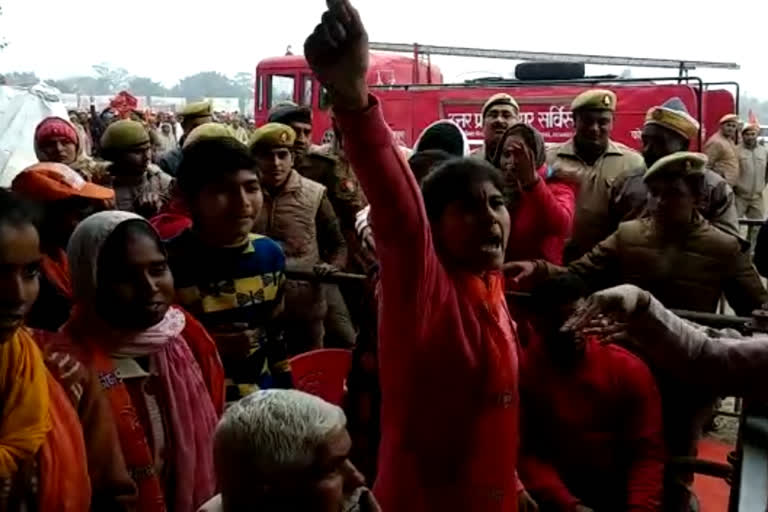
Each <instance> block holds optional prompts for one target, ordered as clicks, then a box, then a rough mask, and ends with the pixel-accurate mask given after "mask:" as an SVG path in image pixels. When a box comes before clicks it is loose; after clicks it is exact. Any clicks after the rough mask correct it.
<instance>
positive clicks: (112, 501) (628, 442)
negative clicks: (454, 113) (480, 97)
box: [0, 0, 768, 512]
mask: <svg viewBox="0 0 768 512" xmlns="http://www.w3.org/2000/svg"><path fill="white" fill-rule="evenodd" d="M328 4H329V8H328V11H327V12H326V13H325V14H324V15H323V18H322V22H321V23H320V24H319V25H318V27H317V28H316V29H315V30H314V32H313V33H312V34H311V35H310V36H309V38H308V39H307V41H306V44H305V55H306V57H307V60H308V62H309V64H310V66H311V67H312V69H313V72H314V73H315V76H316V77H317V78H318V80H320V82H321V83H322V84H323V86H324V87H325V88H326V89H327V90H328V92H329V95H330V98H331V100H332V104H333V111H332V113H333V130H334V133H335V137H334V138H333V141H332V142H331V143H329V144H326V145H323V146H316V145H314V144H313V143H312V133H313V119H312V112H311V110H310V109H308V108H306V107H301V106H297V105H294V104H289V103H283V104H280V105H278V106H276V107H275V108H273V109H272V111H271V112H270V116H269V121H268V123H267V124H265V125H264V126H261V127H258V128H256V129H251V128H250V127H249V123H248V122H247V121H245V120H243V119H241V118H240V117H239V116H220V115H217V114H215V113H214V112H213V111H212V108H211V105H210V103H206V102H199V103H193V104H190V105H188V106H187V107H185V109H184V110H183V111H182V112H180V114H179V115H178V116H177V117H176V116H172V115H168V114H158V115H157V116H156V117H155V116H147V115H142V114H140V113H132V114H129V115H126V116H123V117H124V118H118V117H120V116H117V117H115V118H112V117H113V116H111V115H108V114H102V115H100V116H99V118H98V119H94V118H93V117H89V115H88V114H85V113H80V112H72V113H71V114H70V119H69V120H65V119H60V118H54V117H52V118H47V119H45V120H43V121H42V122H41V123H40V124H39V126H38V127H37V129H36V131H35V135H34V137H35V139H34V144H35V148H36V151H37V155H38V159H39V162H38V163H36V164H35V165H33V166H31V167H29V168H27V169H25V170H24V171H23V172H21V173H20V174H19V175H18V176H16V178H15V179H14V180H13V183H12V186H11V189H10V190H0V394H2V397H3V408H2V413H1V414H0V510H9V511H29V510H39V511H41V512H49V511H50V512H81V511H87V510H94V511H101V510H105V511H106V510H109V511H115V510H126V511H134V510H135V511H149V512H152V511H158V512H159V511H166V510H172V511H175V512H196V511H198V510H200V511H203V512H219V511H223V512H245V511H253V510H259V511H296V512H310V511H328V512H330V511H333V512H347V511H381V510H383V511H385V512H388V511H397V512H403V511H414V512H423V511H432V510H434V511H438V510H439V511H446V510H448V511H470V510H471V511H478V512H480V511H482V512H493V511H499V512H516V511H521V512H526V511H535V510H541V511H543V512H546V511H557V512H560V511H562V512H590V511H592V512H616V511H633V512H640V511H646V512H651V511H662V510H663V511H670V512H681V511H688V510H695V508H692V507H694V505H693V504H694V503H695V497H694V496H693V495H692V492H691V483H692V474H691V473H690V471H689V470H688V469H686V467H684V466H679V465H677V464H676V462H675V461H676V460H678V458H679V457H685V456H691V455H695V453H696V443H697V440H698V439H699V435H700V433H701V428H702V425H703V422H704V421H705V420H706V419H708V418H709V417H710V416H711V413H712V404H713V402H714V401H715V400H716V399H717V398H718V397H720V396H723V395H726V394H735V395H739V396H746V397H752V398H756V399H760V398H761V397H762V394H763V389H764V387H763V386H762V383H763V382H764V377H763V373H764V370H765V368H767V367H768V337H765V338H761V337H756V338H753V339H749V340H747V339H741V340H729V342H728V343H725V342H724V341H723V340H722V339H719V338H711V337H709V334H707V333H706V332H705V331H703V330H699V329H696V328H695V326H692V325H691V324H688V323H686V322H684V321H682V320H680V319H679V318H677V317H676V316H675V315H674V314H673V313H672V312H670V311H669V309H668V308H671V309H685V310H692V311H697V312H702V313H714V312H716V311H717V308H718V305H719V303H720V302H721V300H723V298H725V299H726V300H727V303H728V304H729V305H730V307H732V308H733V310H734V311H735V312H736V313H737V314H739V315H743V316H749V315H751V314H752V312H753V310H757V309H760V308H761V307H763V305H764V304H766V303H768V291H766V289H765V287H764V285H763V282H762V280H761V277H760V275H759V274H758V271H757V269H756V267H755V265H754V264H753V262H752V259H751V254H750V244H749V241H748V240H746V239H745V238H744V237H742V232H741V231H740V228H739V225H738V218H739V217H743V216H748V217H750V218H760V219H762V218H764V211H763V206H762V191H763V188H765V184H766V181H765V180H766V173H768V157H767V155H768V152H766V150H765V148H763V147H762V146H760V145H759V144H757V133H758V130H759V126H755V125H754V124H753V123H749V122H748V123H745V124H742V123H740V121H739V120H738V118H737V117H736V116H735V115H728V116H726V117H724V118H723V119H722V121H721V129H720V132H719V133H718V134H716V135H715V136H713V137H712V138H711V139H710V140H709V141H708V142H707V144H706V146H705V148H704V150H705V152H706V154H704V153H697V152H692V151H690V149H691V147H692V146H693V143H694V140H695V139H696V138H697V137H698V133H699V124H698V122H697V121H696V120H695V119H694V118H693V117H692V116H691V115H690V114H689V113H688V112H687V111H686V108H685V106H684V104H683V103H682V102H681V101H680V100H679V99H678V98H670V99H669V100H668V101H666V102H665V103H664V104H662V105H658V106H655V107H653V108H651V109H650V110H649V111H648V112H647V116H646V118H645V122H644V126H643V129H642V143H643V149H642V153H637V152H635V151H634V150H632V149H630V148H628V147H626V146H624V145H622V144H619V143H617V142H615V141H613V140H612V139H611V130H612V126H613V120H614V115H615V112H616V111H617V109H620V108H621V105H620V104H619V103H618V101H617V97H616V95H615V94H614V93H613V92H611V91H610V90H604V89H598V88H594V89H589V90H587V91H586V92H584V93H582V94H580V95H579V96H578V97H576V98H575V99H574V100H573V103H572V110H573V116H574V132H575V133H574V135H573V138H572V139H570V140H569V141H567V142H566V143H564V144H561V145H556V146H551V147H547V146H546V145H545V143H544V140H543V138H542V136H541V134H540V133H538V132H537V131H536V130H535V129H533V128H532V127H530V126H529V125H526V124H524V123H522V122H520V107H519V105H518V103H517V102H516V100H515V98H514V97H513V96H511V95H509V94H497V95H494V96H492V97H490V98H489V99H488V100H487V102H486V103H485V105H484V106H483V108H482V111H481V113H482V117H483V123H484V139H485V140H484V143H483V145H482V146H481V147H480V148H477V149H475V150H474V151H470V147H469V144H468V141H467V137H466V135H465V134H464V133H463V131H462V130H461V128H460V127H459V126H457V125H456V124H455V123H453V122H452V121H447V120H441V121H437V122H435V123H434V124H432V125H430V126H429V127H427V128H426V129H425V130H424V131H423V133H422V134H421V135H420V136H419V138H418V140H417V142H416V143H415V145H414V147H413V149H408V148H403V147H400V146H399V145H398V144H397V143H396V142H395V139H394V137H393V135H392V133H391V131H390V128H389V127H388V125H387V123H386V120H385V119H384V116H383V114H382V109H381V106H380V104H379V102H378V100H377V98H376V97H375V96H374V95H372V94H371V93H370V92H369V90H368V88H367V86H366V85H365V84H366V81H365V77H366V71H367V63H368V43H367V35H366V32H365V28H364V27H363V24H362V22H361V20H360V18H359V15H358V13H357V11H356V10H355V9H354V8H353V7H352V6H351V5H350V3H349V1H348V0H336V1H329V2H328ZM758 197H759V198H760V200H759V201H758ZM763 242H764V243H763V244H762V245H764V246H768V230H766V235H765V238H764V240H763ZM767 249H768V247H767ZM755 262H757V264H758V265H757V266H758V268H761V269H766V268H768V250H765V249H761V243H760V241H758V248H757V253H756V254H755ZM763 271H764V270H763ZM342 273H343V275H349V274H357V275H359V276H364V277H365V279H349V278H347V279H342V278H340V277H339V276H340V275H342ZM320 348H342V349H348V350H352V351H353V354H354V356H353V363H352V369H351V371H350V374H349V377H348V380H347V390H346V396H345V400H344V403H343V404H330V403H328V402H326V401H324V400H323V399H321V398H319V397H316V396H312V395H309V394H307V393H304V392H301V391H298V390H294V389H292V388H293V387H294V382H293V377H292V373H291V364H290V359H291V357H293V356H296V355H299V354H302V353H305V352H307V351H311V350H314V349H320Z"/></svg>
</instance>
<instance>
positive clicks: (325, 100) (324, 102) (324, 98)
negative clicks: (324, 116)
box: [318, 87, 331, 110]
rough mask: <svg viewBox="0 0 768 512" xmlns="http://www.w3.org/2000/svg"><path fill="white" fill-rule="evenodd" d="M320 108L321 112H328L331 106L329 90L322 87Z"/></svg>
mask: <svg viewBox="0 0 768 512" xmlns="http://www.w3.org/2000/svg"><path fill="white" fill-rule="evenodd" d="M319 103H320V104H319V105H318V106H319V107H320V110H326V109H327V108H328V107H330V106H331V98H330V97H329V96H328V89H326V88H325V87H320V100H319Z"/></svg>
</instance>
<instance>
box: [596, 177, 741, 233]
mask: <svg viewBox="0 0 768 512" xmlns="http://www.w3.org/2000/svg"><path fill="white" fill-rule="evenodd" d="M645 172H646V169H645V167H638V168H637V169H635V170H633V171H630V172H628V173H624V174H622V175H621V176H619V178H617V179H616V181H615V182H614V186H613V188H612V190H611V215H610V219H611V222H613V223H614V226H615V228H618V227H619V224H620V223H621V222H627V221H630V220H634V219H638V218H641V217H645V216H646V213H647V212H646V205H647V204H648V187H647V186H646V185H645V181H644V180H643V178H644V176H645ZM704 188H705V191H704V197H703V198H702V201H701V204H700V205H699V213H701V215H703V216H704V218H705V219H706V220H707V221H708V222H709V223H710V224H712V225H713V226H714V227H716V228H718V229H720V230H722V231H723V232H724V233H728V234H729V235H733V236H735V237H737V238H739V240H740V241H741V242H742V244H745V248H746V247H747V246H748V245H746V244H747V242H746V240H743V239H741V238H740V236H741V234H740V231H739V216H738V214H737V212H736V202H735V199H734V194H733V190H732V189H731V187H730V186H728V183H726V182H725V180H724V179H723V178H722V177H720V175H719V174H717V173H716V172H714V171H712V170H710V169H705V170H704Z"/></svg>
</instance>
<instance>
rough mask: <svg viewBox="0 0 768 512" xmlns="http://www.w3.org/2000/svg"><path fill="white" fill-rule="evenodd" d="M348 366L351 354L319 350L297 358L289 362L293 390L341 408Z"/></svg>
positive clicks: (337, 349)
mask: <svg viewBox="0 0 768 512" xmlns="http://www.w3.org/2000/svg"><path fill="white" fill-rule="evenodd" d="M350 366H352V351H351V350H344V349H340V348H322V349H319V350H312V351H311V352H306V353H304V354H299V355H297V356H295V357H293V358H292V359H291V374H292V376H293V386H294V387H295V388H296V389H298V390H299V391H304V392H305V393H310V394H312V395H315V396H319V397H320V398H322V399H323V400H325V401H326V402H330V403H332V404H335V405H339V406H340V405H341V403H342V400H343V398H344V382H345V381H346V380H347V375H348V374H349V368H350Z"/></svg>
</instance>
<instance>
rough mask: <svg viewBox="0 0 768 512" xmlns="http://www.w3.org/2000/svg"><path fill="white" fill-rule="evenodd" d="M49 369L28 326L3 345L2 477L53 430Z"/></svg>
mask: <svg viewBox="0 0 768 512" xmlns="http://www.w3.org/2000/svg"><path fill="white" fill-rule="evenodd" d="M47 371H48V370H47V369H46V367H45V363H44V362H43V355H42V353H41V352H40V349H39V348H38V347H37V345H36V344H35V341H34V340H33V339H32V336H30V335H29V333H28V332H27V331H26V330H24V329H19V330H17V331H16V332H15V333H14V335H13V336H12V337H11V339H10V340H8V341H7V342H6V343H4V344H2V345H0V401H2V412H0V478H8V477H11V476H13V474H14V473H15V472H16V471H17V470H18V468H19V463H20V462H24V461H25V460H28V459H30V458H31V457H33V456H35V455H36V454H37V452H38V450H39V449H40V447H41V446H42V444H43V441H44V440H45V436H46V434H47V433H48V431H49V430H51V416H50V411H49V410H48V408H49V400H50V398H49V395H48V380H47V375H46V372H47Z"/></svg>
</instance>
